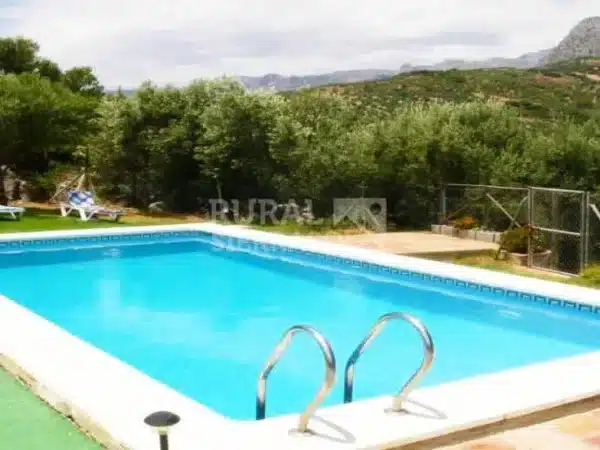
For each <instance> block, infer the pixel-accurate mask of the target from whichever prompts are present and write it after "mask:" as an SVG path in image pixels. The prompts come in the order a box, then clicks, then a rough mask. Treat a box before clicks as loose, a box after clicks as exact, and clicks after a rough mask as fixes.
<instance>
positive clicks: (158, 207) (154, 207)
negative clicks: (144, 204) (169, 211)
mask: <svg viewBox="0 0 600 450" xmlns="http://www.w3.org/2000/svg"><path fill="white" fill-rule="evenodd" d="M164 210H165V203H164V202H154V203H150V204H149V205H148V211H150V212H163V211H164Z"/></svg>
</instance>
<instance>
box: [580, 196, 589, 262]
mask: <svg viewBox="0 0 600 450" xmlns="http://www.w3.org/2000/svg"><path fill="white" fill-rule="evenodd" d="M581 203H582V205H581V261H580V263H581V264H580V272H583V270H584V269H585V268H586V267H587V266H588V262H589V254H588V252H589V243H590V192H589V191H585V192H584V193H583V195H582V199H581Z"/></svg>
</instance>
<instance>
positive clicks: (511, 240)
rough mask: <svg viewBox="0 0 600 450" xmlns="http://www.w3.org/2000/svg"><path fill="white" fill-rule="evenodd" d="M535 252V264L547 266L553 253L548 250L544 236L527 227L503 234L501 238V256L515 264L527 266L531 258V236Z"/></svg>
mask: <svg viewBox="0 0 600 450" xmlns="http://www.w3.org/2000/svg"><path fill="white" fill-rule="evenodd" d="M530 235H531V245H532V250H533V258H534V264H535V265H536V266H537V265H542V266H544V265H547V264H548V263H549V261H550V256H551V254H552V252H551V251H550V250H548V249H547V248H546V243H545V239H544V235H543V234H542V233H541V232H540V231H538V230H536V229H534V228H532V227H530V226H528V225H526V226H523V227H519V228H513V229H512V230H508V231H505V232H504V233H502V236H501V238H500V248H501V250H500V255H501V257H503V258H504V259H507V260H509V261H511V262H513V263H515V264H519V265H521V266H526V265H527V262H528V257H529V236H530Z"/></svg>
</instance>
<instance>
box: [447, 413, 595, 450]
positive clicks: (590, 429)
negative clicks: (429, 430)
mask: <svg viewBox="0 0 600 450" xmlns="http://www.w3.org/2000/svg"><path fill="white" fill-rule="evenodd" d="M599 449H600V409H596V410H593V411H589V412H585V413H580V414H575V415H571V416H566V417H562V418H559V419H555V420H551V421H549V422H544V423H540V424H537V425H532V426H529V427H525V428H517V429H514V430H510V431H505V432H503V433H498V434H495V435H491V436H488V437H485V438H481V439H476V440H472V441H468V442H463V443H460V444H455V445H449V446H442V447H437V450H599Z"/></svg>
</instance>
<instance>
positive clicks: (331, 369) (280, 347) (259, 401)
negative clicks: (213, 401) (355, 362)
mask: <svg viewBox="0 0 600 450" xmlns="http://www.w3.org/2000/svg"><path fill="white" fill-rule="evenodd" d="M302 331H303V332H306V333H308V334H309V335H310V336H311V337H312V338H313V339H314V340H315V341H317V344H319V347H320V349H321V351H322V352H323V357H324V358H325V380H324V381H323V384H322V385H321V387H320V389H319V391H318V392H317V394H316V395H315V397H314V398H313V399H312V401H311V402H310V403H309V404H308V406H307V407H306V408H305V409H304V411H303V412H302V414H301V415H300V419H299V420H298V431H300V432H301V433H306V432H307V431H308V421H309V420H310V418H311V417H312V415H313V414H314V413H315V411H316V410H317V408H318V407H319V405H320V404H321V402H322V401H323V400H324V399H325V397H327V395H328V394H329V392H331V389H332V388H333V384H334V383H335V356H334V354H333V349H332V348H331V345H330V344H329V341H328V340H327V339H325V337H324V336H323V335H322V334H321V333H319V332H318V331H317V330H315V329H314V328H312V327H309V326H307V325H294V326H293V327H291V328H289V329H288V330H287V331H286V332H285V333H284V334H283V337H282V338H281V340H280V341H279V343H278V344H277V346H276V347H275V350H274V351H273V353H272V354H271V356H270V357H269V359H268V360H267V364H266V365H265V367H264V369H263V370H262V372H261V373H260V375H259V376H258V389H257V394H256V420H262V419H264V418H265V415H266V396H267V377H268V376H269V374H270V373H271V370H273V367H275V365H276V364H277V363H278V362H279V359H280V358H281V356H282V355H283V352H285V350H286V349H287V347H288V345H289V343H290V342H291V340H292V338H293V337H294V335H296V333H299V332H302Z"/></svg>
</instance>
